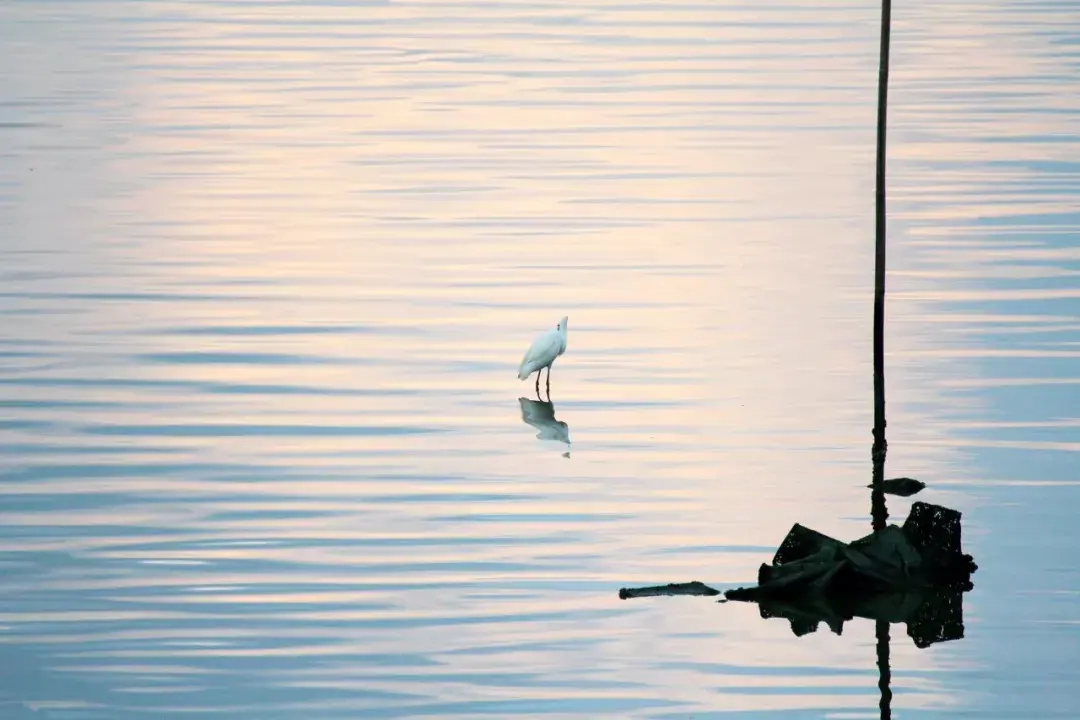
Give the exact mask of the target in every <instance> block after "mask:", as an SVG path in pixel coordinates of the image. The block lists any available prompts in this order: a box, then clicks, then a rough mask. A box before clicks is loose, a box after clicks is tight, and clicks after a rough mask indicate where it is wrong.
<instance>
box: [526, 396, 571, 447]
mask: <svg viewBox="0 0 1080 720" xmlns="http://www.w3.org/2000/svg"><path fill="white" fill-rule="evenodd" d="M518 402H519V403H520V404H521V420H522V421H523V422H524V423H525V424H526V425H530V426H532V427H534V428H536V429H537V430H539V431H540V432H538V433H537V434H536V438H537V439H538V440H550V441H553V442H560V443H565V444H566V447H567V451H566V452H565V453H563V457H566V458H568V457H570V450H569V448H570V427H569V426H568V425H567V424H566V423H564V422H563V421H561V420H556V419H555V405H554V403H550V402H547V401H544V400H530V399H529V398H525V397H522V398H518Z"/></svg>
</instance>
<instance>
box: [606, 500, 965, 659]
mask: <svg viewBox="0 0 1080 720" xmlns="http://www.w3.org/2000/svg"><path fill="white" fill-rule="evenodd" d="M977 568H978V566H977V565H976V564H975V562H974V560H973V559H972V557H971V556H970V555H965V554H964V553H963V550H962V548H961V544H960V513H959V512H958V511H956V510H951V509H949V508H946V507H941V506H939V505H931V504H928V503H923V502H916V503H914V504H913V505H912V507H911V512H910V514H909V515H908V517H907V520H906V521H904V524H903V526H902V527H897V526H896V525H889V526H887V527H884V528H882V529H880V530H875V531H874V532H873V533H871V534H869V535H867V536H866V537H863V538H860V539H858V540H855V541H854V542H851V543H844V542H841V541H839V540H835V539H833V538H831V537H828V536H827V535H823V534H821V533H819V532H817V531H815V530H811V529H809V528H806V527H803V526H802V525H799V524H796V525H795V526H793V527H792V528H791V530H790V531H789V532H788V534H787V537H785V538H784V542H783V543H781V545H780V548H779V549H778V550H777V551H776V555H775V556H773V559H772V563H771V564H769V565H765V564H762V565H761V567H760V568H759V569H758V584H757V585H756V586H754V587H747V588H736V589H733V590H727V591H725V592H724V593H723V594H724V600H740V601H745V602H756V603H758V606H759V608H760V611H761V616H762V617H763V618H770V617H783V618H786V619H788V621H789V622H790V623H791V629H792V632H794V633H795V635H805V634H807V633H811V632H814V631H815V630H817V628H818V625H819V623H821V622H824V623H826V624H827V625H828V626H829V628H830V629H831V630H832V631H833V632H835V633H836V634H838V635H839V634H841V632H842V631H843V625H844V622H845V621H847V620H851V619H852V618H854V617H863V618H868V619H872V620H880V621H887V622H890V623H900V622H903V623H907V625H908V634H909V635H910V636H911V638H912V639H913V640H914V641H915V644H916V645H917V646H918V647H926V646H928V645H931V644H933V643H935V642H942V641H944V640H953V639H957V638H961V637H963V634H964V625H963V605H962V596H963V593H964V592H966V591H968V590H970V589H971V588H972V584H971V575H972V573H974V572H975V571H976V569H977ZM719 594H720V591H719V590H716V589H714V588H711V587H709V586H708V585H705V584H703V583H700V582H693V583H677V584H672V585H660V586H654V587H648V588H636V589H635V588H623V589H622V590H620V591H619V597H620V598H623V599H628V598H636V597H650V596H656V595H719Z"/></svg>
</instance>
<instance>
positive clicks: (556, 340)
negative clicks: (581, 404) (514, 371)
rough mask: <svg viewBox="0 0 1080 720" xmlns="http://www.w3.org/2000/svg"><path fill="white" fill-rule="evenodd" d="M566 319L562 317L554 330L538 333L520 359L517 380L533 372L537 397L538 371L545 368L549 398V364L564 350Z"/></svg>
mask: <svg viewBox="0 0 1080 720" xmlns="http://www.w3.org/2000/svg"><path fill="white" fill-rule="evenodd" d="M568 319H569V318H568V317H564V318H563V319H562V320H560V321H559V324H558V325H556V326H555V329H554V330H548V331H547V332H545V333H542V334H540V335H538V336H537V338H536V339H535V340H533V343H532V345H530V346H529V349H528V350H527V351H526V352H525V357H523V358H522V359H521V366H520V367H519V368H518V380H524V379H525V378H527V377H529V376H530V375H532V374H533V373H534V372H535V373H536V396H537V397H540V373H542V372H543V371H544V368H547V371H548V376H547V391H548V398H549V399H550V398H551V365H552V363H554V362H555V359H556V358H557V357H559V356H560V355H562V354H563V353H564V352H566V321H567V320H568Z"/></svg>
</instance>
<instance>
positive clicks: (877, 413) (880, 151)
mask: <svg viewBox="0 0 1080 720" xmlns="http://www.w3.org/2000/svg"><path fill="white" fill-rule="evenodd" d="M891 16H892V3H891V0H882V1H881V53H880V64H879V65H878V106H877V191H876V199H877V204H876V205H877V206H876V211H877V213H876V215H877V222H876V227H875V251H874V454H875V456H876V455H881V457H882V458H884V456H885V450H886V448H887V447H888V445H887V443H886V442H885V121H886V117H887V107H888V98H889V27H890V24H891V20H892V18H891Z"/></svg>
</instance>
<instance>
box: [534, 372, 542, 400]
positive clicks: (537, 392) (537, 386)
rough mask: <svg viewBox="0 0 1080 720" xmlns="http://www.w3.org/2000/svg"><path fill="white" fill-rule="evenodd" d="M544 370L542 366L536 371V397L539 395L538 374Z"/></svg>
mask: <svg viewBox="0 0 1080 720" xmlns="http://www.w3.org/2000/svg"><path fill="white" fill-rule="evenodd" d="M542 372H544V368H540V369H539V370H537V371H536V397H537V398H538V399H539V397H540V374H541V373H542Z"/></svg>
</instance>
